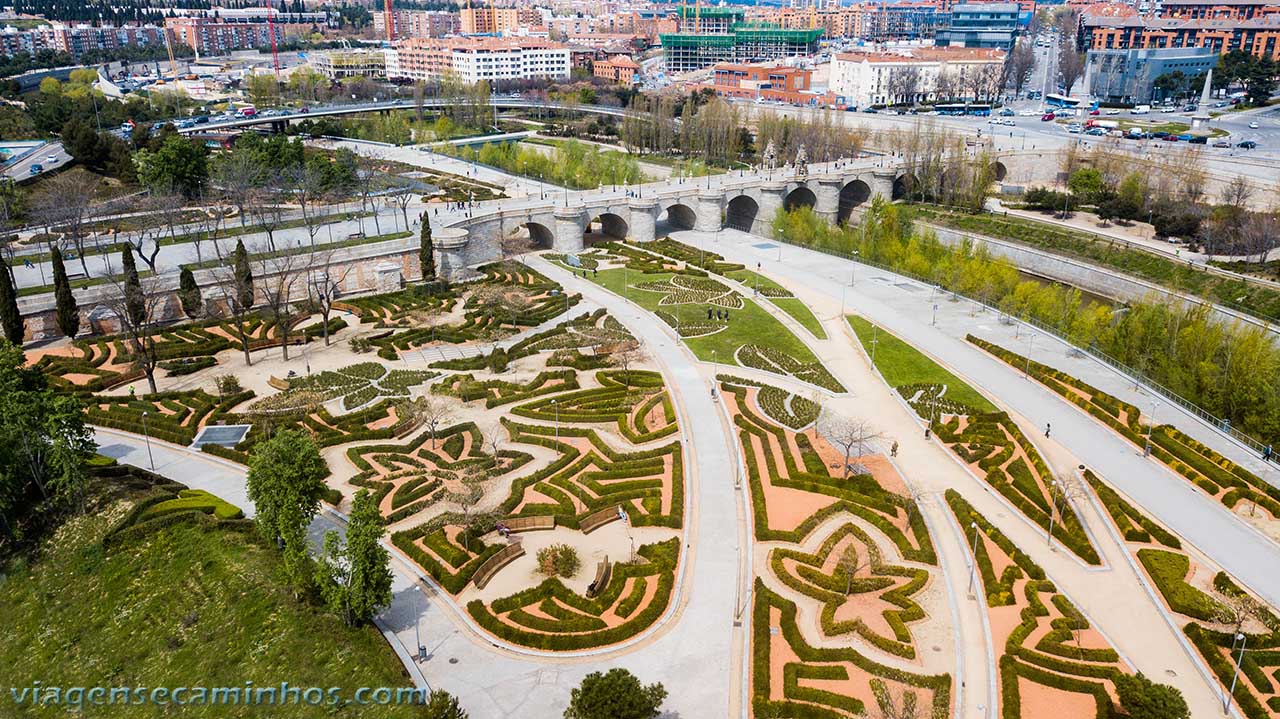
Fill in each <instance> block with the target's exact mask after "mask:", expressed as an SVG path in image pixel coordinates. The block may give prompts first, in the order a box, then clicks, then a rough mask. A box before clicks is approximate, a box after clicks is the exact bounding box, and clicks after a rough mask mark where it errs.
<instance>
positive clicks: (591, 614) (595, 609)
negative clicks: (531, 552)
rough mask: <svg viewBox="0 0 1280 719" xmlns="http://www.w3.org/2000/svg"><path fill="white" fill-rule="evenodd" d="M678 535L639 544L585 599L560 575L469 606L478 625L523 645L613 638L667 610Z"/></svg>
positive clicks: (562, 646) (563, 647) (592, 643)
mask: <svg viewBox="0 0 1280 719" xmlns="http://www.w3.org/2000/svg"><path fill="white" fill-rule="evenodd" d="M679 553H680V539H679V538H677V537H673V538H671V539H669V540H667V541H665V542H660V543H657V544H646V545H644V546H642V547H640V548H639V549H638V550H637V552H636V554H637V557H636V560H635V561H634V562H619V563H615V564H614V565H613V567H612V570H611V572H612V573H611V576H610V577H609V580H608V584H607V585H606V586H605V587H604V588H603V589H602V590H601V591H600V592H599V594H597V595H596V596H595V597H594V598H591V599H587V598H584V597H583V596H581V595H579V594H577V593H576V592H574V591H572V590H570V589H568V588H567V587H565V586H564V584H563V583H561V582H560V580H559V579H555V578H551V579H547V580H545V581H544V582H542V583H541V584H539V585H537V586H536V587H532V588H530V589H528V590H525V591H523V592H518V593H516V594H513V595H511V596H508V597H503V598H502V599H497V600H495V601H493V602H491V603H490V604H488V605H486V604H485V603H484V602H482V601H480V600H478V599H476V600H473V601H471V602H469V603H468V604H467V611H468V612H469V613H470V614H471V616H472V617H473V618H474V619H475V620H476V622H477V623H479V624H480V626H482V627H484V628H485V629H487V630H488V631H490V632H492V633H493V634H495V635H496V636H498V637H501V638H502V639H505V640H506V641H509V642H512V643H515V644H519V645H521V646H526V647H534V648H537V649H548V650H556V651H568V650H574V649H586V648H590V647H601V646H607V645H610V644H617V643H618V642H621V641H625V640H626V639H629V638H631V637H633V636H635V635H636V634H638V633H640V632H641V631H643V630H644V629H645V628H647V627H649V626H651V625H652V624H653V623H654V622H655V621H657V620H658V618H659V617H661V616H662V613H663V612H665V611H666V609H667V606H668V604H669V603H670V601H671V593H672V590H673V589H674V587H675V568H676V564H677V561H678V558H679Z"/></svg>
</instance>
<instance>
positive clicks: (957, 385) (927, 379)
mask: <svg viewBox="0 0 1280 719" xmlns="http://www.w3.org/2000/svg"><path fill="white" fill-rule="evenodd" d="M846 319H848V320H849V326H850V327H852V328H853V332H854V334H856V335H857V336H858V341H860V342H861V343H862V346H863V348H865V349H866V351H867V354H868V355H872V346H873V345H872V343H873V342H874V347H875V353H874V355H873V356H874V358H875V365H876V369H878V370H880V374H881V375H883V376H884V380H885V382H888V383H889V386H891V387H895V388H896V387H901V386H903V385H911V384H943V385H946V386H947V394H946V397H947V399H949V400H954V401H956V402H960V403H963V404H966V405H968V406H970V407H972V408H974V409H975V410H977V411H979V412H995V411H996V406H995V405H993V404H992V403H991V402H990V401H989V400H988V399H987V398H986V397H984V396H982V394H980V393H979V392H978V391H977V390H975V389H974V388H973V387H970V386H969V385H968V384H967V383H966V382H964V381H962V380H961V379H960V378H959V377H956V376H955V375H953V374H951V373H950V372H948V371H947V370H945V369H943V368H942V366H941V365H939V364H938V363H937V362H934V361H933V360H931V359H929V358H928V357H926V356H925V355H924V354H923V353H921V352H920V351H919V350H917V349H916V348H914V347H912V346H911V345H909V344H907V343H906V342H903V341H902V340H900V339H898V338H897V337H895V336H893V335H891V334H889V333H888V332H884V331H881V330H879V329H878V328H877V327H876V326H875V325H873V324H871V323H870V322H868V321H867V320H865V319H863V318H861V317H858V316H856V315H848V316H847V317H846Z"/></svg>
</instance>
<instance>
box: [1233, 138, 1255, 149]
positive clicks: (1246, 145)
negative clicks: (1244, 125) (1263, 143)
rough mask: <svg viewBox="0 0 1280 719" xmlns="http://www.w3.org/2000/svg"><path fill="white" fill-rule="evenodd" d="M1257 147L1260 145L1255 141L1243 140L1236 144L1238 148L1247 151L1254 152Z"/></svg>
mask: <svg viewBox="0 0 1280 719" xmlns="http://www.w3.org/2000/svg"><path fill="white" fill-rule="evenodd" d="M1257 146H1258V143H1256V142H1254V141H1253V140H1242V141H1241V142H1237V143H1236V147H1242V148H1244V149H1246V150H1252V149H1254V148H1256V147H1257Z"/></svg>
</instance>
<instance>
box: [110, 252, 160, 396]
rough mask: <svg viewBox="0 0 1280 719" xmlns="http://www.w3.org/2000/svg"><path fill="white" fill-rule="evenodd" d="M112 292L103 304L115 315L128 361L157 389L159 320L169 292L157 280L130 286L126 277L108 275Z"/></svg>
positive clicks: (153, 279) (149, 385) (143, 281)
mask: <svg viewBox="0 0 1280 719" xmlns="http://www.w3.org/2000/svg"><path fill="white" fill-rule="evenodd" d="M107 282H108V286H109V290H108V295H107V298H106V300H104V304H105V305H106V306H107V307H108V308H109V309H110V310H111V311H112V312H113V313H114V314H115V315H116V319H117V321H119V323H120V334H121V335H122V336H123V337H124V340H125V344H126V346H127V347H128V349H129V359H130V360H132V361H133V363H134V364H135V365H136V366H137V367H138V369H140V370H142V373H143V374H144V375H146V378H147V387H148V388H149V389H150V391H151V392H152V394H154V393H155V392H156V391H157V390H156V367H157V366H159V364H160V357H159V353H158V352H157V351H156V340H155V335H156V318H157V317H158V316H159V310H160V308H161V305H162V304H164V301H165V299H166V298H167V296H168V294H169V293H168V291H167V290H166V289H165V288H163V287H161V286H159V284H158V280H157V279H156V278H154V277H150V278H146V279H144V280H142V281H140V283H139V285H138V286H137V287H134V286H131V285H130V284H129V283H128V282H127V281H126V280H125V278H124V277H116V276H109V277H108V278H107Z"/></svg>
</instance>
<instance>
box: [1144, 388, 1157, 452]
mask: <svg viewBox="0 0 1280 719" xmlns="http://www.w3.org/2000/svg"><path fill="white" fill-rule="evenodd" d="M1159 406H1160V402H1159V401H1158V400H1156V399H1155V398H1154V397H1153V398H1152V399H1151V416H1149V417H1147V446H1146V448H1145V449H1143V450H1142V456H1143V457H1150V456H1151V430H1153V429H1155V426H1156V407H1159Z"/></svg>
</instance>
